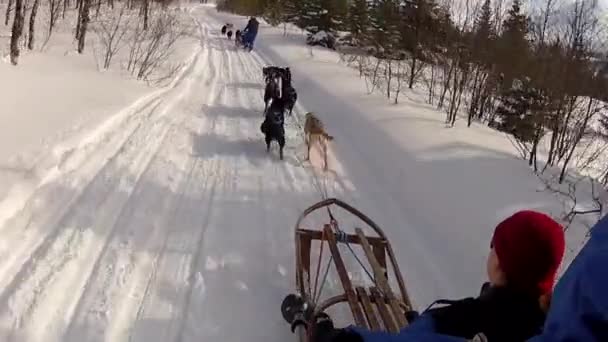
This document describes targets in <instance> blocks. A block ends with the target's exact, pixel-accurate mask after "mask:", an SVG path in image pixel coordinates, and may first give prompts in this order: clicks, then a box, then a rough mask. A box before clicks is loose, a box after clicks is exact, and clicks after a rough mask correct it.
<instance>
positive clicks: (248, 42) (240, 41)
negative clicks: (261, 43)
mask: <svg viewBox="0 0 608 342" xmlns="http://www.w3.org/2000/svg"><path fill="white" fill-rule="evenodd" d="M259 26H260V23H259V22H258V21H257V19H256V18H255V17H251V18H250V19H249V22H247V26H246V27H245V28H244V29H243V31H241V30H236V32H235V33H234V43H235V44H236V46H237V47H238V46H242V47H244V48H245V49H247V50H249V51H251V50H253V43H254V42H255V38H256V37H257V35H258V28H259ZM233 29H234V25H233V24H231V23H226V24H225V25H224V26H222V30H221V32H222V35H226V36H227V37H228V39H230V40H231V39H232V30H233Z"/></svg>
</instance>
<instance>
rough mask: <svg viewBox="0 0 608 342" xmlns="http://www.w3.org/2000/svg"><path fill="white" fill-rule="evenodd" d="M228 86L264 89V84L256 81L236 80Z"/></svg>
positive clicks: (227, 85)
mask: <svg viewBox="0 0 608 342" xmlns="http://www.w3.org/2000/svg"><path fill="white" fill-rule="evenodd" d="M226 87H228V88H237V89H256V90H264V85H263V84H261V83H255V82H236V83H228V84H226Z"/></svg>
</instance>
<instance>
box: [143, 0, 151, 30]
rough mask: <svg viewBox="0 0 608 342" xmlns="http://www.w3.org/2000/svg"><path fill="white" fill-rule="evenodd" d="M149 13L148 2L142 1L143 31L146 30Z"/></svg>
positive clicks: (146, 0)
mask: <svg viewBox="0 0 608 342" xmlns="http://www.w3.org/2000/svg"><path fill="white" fill-rule="evenodd" d="M149 12H150V0H144V30H147V29H148V14H149Z"/></svg>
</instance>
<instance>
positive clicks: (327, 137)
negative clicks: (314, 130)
mask: <svg viewBox="0 0 608 342" xmlns="http://www.w3.org/2000/svg"><path fill="white" fill-rule="evenodd" d="M323 135H324V136H325V138H326V139H327V140H329V141H332V140H334V137H333V135H329V134H327V133H323Z"/></svg>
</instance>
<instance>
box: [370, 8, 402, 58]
mask: <svg viewBox="0 0 608 342" xmlns="http://www.w3.org/2000/svg"><path fill="white" fill-rule="evenodd" d="M399 19H400V17H399V9H398V7H397V4H396V1H395V0H375V1H374V3H373V5H372V9H371V12H370V24H371V25H370V28H371V38H372V39H373V43H374V45H375V46H376V48H377V50H378V57H381V58H386V56H387V55H390V54H393V53H394V52H395V51H396V50H397V47H398V46H399V39H400V37H401V35H400V33H399Z"/></svg>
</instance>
